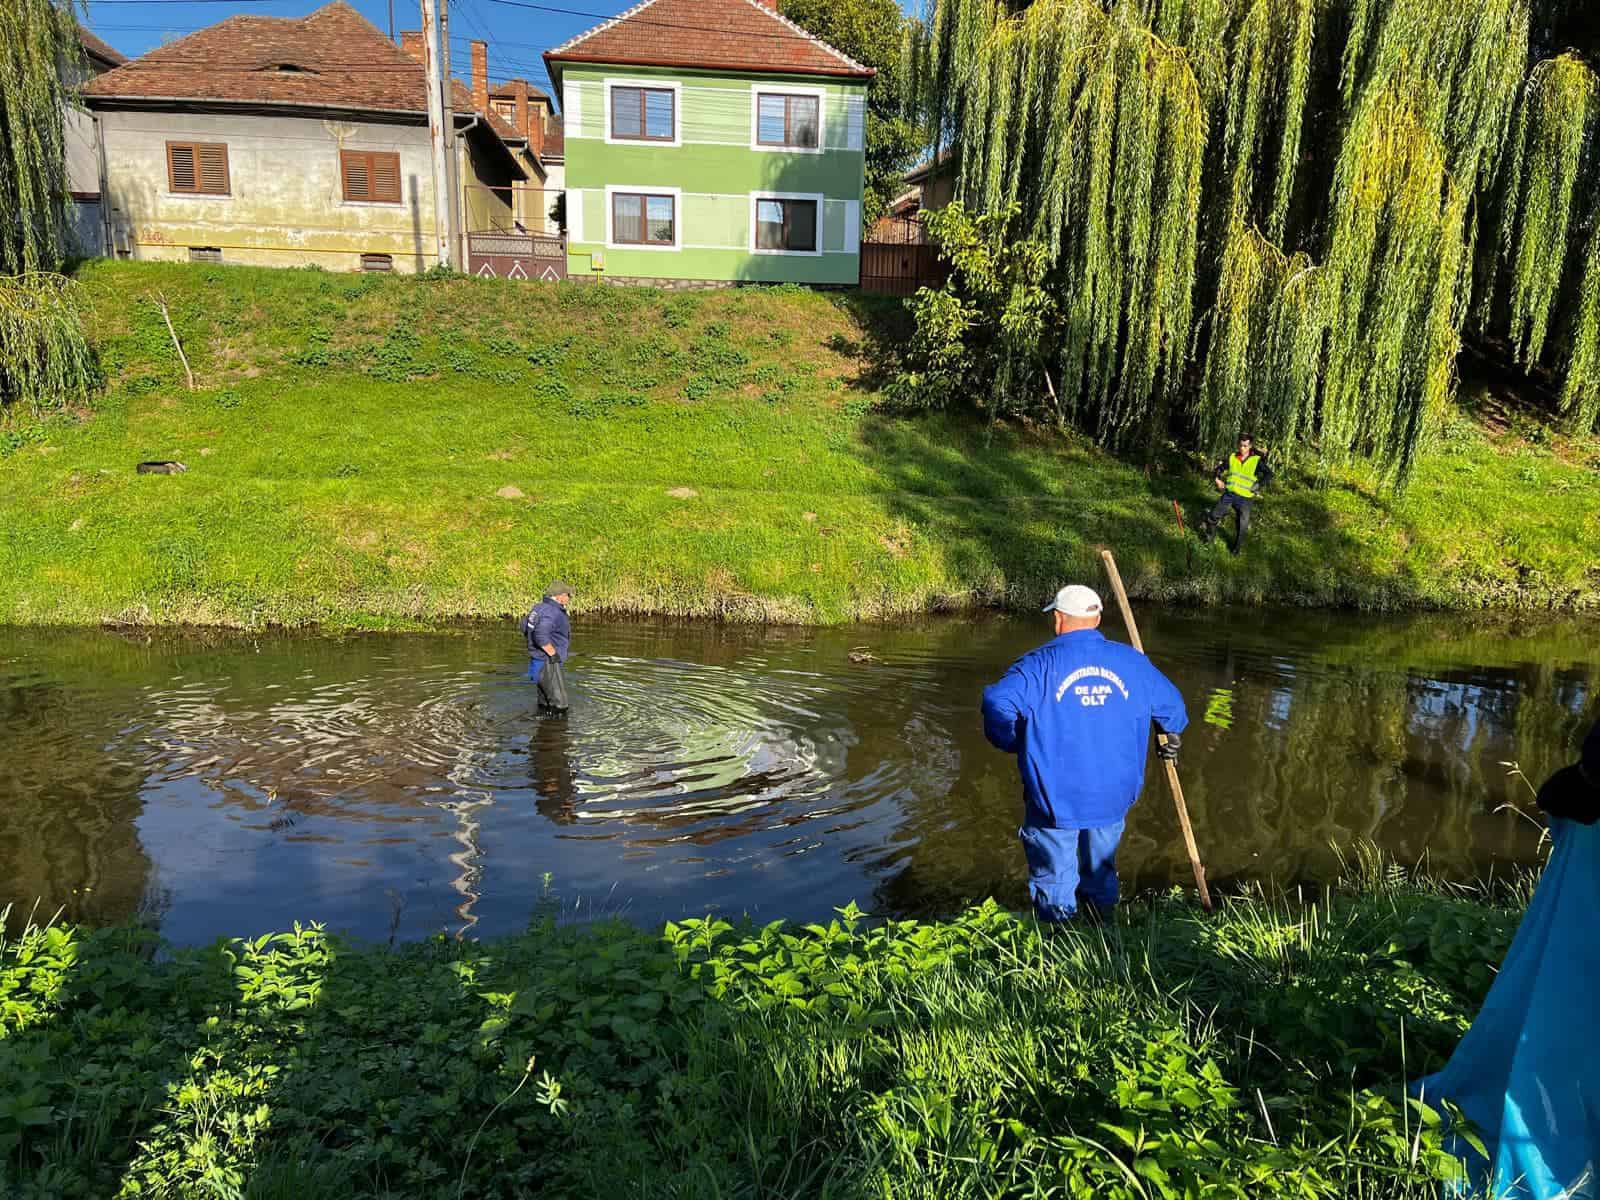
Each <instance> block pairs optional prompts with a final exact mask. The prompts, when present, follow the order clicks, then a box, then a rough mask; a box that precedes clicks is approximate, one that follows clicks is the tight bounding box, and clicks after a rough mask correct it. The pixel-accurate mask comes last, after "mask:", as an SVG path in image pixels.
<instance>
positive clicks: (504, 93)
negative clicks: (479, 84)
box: [489, 79, 550, 100]
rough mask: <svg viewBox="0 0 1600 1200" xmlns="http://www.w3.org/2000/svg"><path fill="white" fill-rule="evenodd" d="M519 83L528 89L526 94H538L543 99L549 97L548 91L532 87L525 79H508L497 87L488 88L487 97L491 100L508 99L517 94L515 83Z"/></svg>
mask: <svg viewBox="0 0 1600 1200" xmlns="http://www.w3.org/2000/svg"><path fill="white" fill-rule="evenodd" d="M519 83H520V84H521V85H522V86H523V87H525V88H527V89H528V95H529V96H538V97H540V98H541V99H544V100H548V99H550V93H549V92H547V91H545V90H544V89H543V88H539V87H534V86H533V84H531V83H529V82H528V81H527V80H526V79H508V80H506V81H505V82H504V83H502V84H501V85H500V86H499V87H493V88H490V89H489V99H491V100H510V99H512V98H513V97H515V96H516V94H517V84H519Z"/></svg>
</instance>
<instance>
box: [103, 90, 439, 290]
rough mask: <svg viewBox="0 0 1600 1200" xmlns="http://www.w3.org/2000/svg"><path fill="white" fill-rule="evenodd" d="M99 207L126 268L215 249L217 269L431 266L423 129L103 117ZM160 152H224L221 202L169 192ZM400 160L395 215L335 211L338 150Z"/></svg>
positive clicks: (338, 205) (386, 208)
mask: <svg viewBox="0 0 1600 1200" xmlns="http://www.w3.org/2000/svg"><path fill="white" fill-rule="evenodd" d="M101 132H102V137H103V138H104V140H105V162H106V179H105V186H104V188H103V198H102V200H103V203H104V205H105V207H106V212H107V216H108V218H109V220H110V224H111V227H112V243H113V246H114V247H115V249H116V251H117V253H119V254H120V255H122V256H123V257H131V258H137V259H155V260H186V259H187V258H188V257H189V247H191V246H216V247H220V248H221V250H222V258H223V261H224V262H239V263H250V264H254V265H258V266H307V265H317V266H321V267H325V268H327V269H328V270H331V271H353V270H358V269H359V268H360V256H361V255H362V254H389V255H392V256H393V259H394V269H395V270H397V271H407V272H410V271H416V270H419V269H425V268H426V267H427V266H428V265H429V264H431V263H432V262H433V254H434V251H435V247H436V243H435V241H434V224H433V222H434V206H433V182H432V166H431V162H430V158H429V146H428V131H427V128H426V127H424V126H414V125H384V124H377V123H358V122H342V121H331V120H323V119H321V118H318V117H310V116H308V117H287V116H286V117H279V116H251V115H243V114H240V115H231V114H210V113H186V112H152V111H117V110H103V111H102V112H101ZM168 141H196V142H225V143H226V144H227V146H228V172H229V175H230V182H231V194H230V195H228V196H187V195H174V194H172V193H170V192H169V191H168V190H167V160H166V143H167V142H168ZM341 147H342V148H344V149H349V150H388V151H394V152H395V153H397V154H399V156H400V179H401V195H402V200H401V203H399V204H373V203H351V202H346V201H345V200H344V199H343V187H342V184H341V181H340V177H339V150H340V148H341Z"/></svg>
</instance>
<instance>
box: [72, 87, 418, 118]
mask: <svg viewBox="0 0 1600 1200" xmlns="http://www.w3.org/2000/svg"><path fill="white" fill-rule="evenodd" d="M83 102H84V103H85V104H86V105H88V106H89V107H90V108H117V107H123V106H127V107H133V108H142V107H148V106H152V105H173V104H177V105H184V106H189V107H195V108H216V109H228V110H241V109H243V110H249V111H259V110H262V109H278V108H292V109H296V110H297V111H299V112H305V113H313V112H316V113H337V114H339V115H341V116H355V117H361V116H374V117H384V118H394V117H404V118H406V121H405V122H404V123H406V124H421V125H425V124H427V121H428V114H427V113H426V112H424V111H422V110H421V109H415V108H369V107H366V106H364V105H363V106H353V105H349V104H329V103H327V102H325V101H317V100H237V99H229V98H227V97H220V96H149V95H130V94H112V95H107V94H104V93H100V92H85V93H84V96H83ZM386 123H388V124H393V123H394V122H393V121H392V120H390V121H388V122H386Z"/></svg>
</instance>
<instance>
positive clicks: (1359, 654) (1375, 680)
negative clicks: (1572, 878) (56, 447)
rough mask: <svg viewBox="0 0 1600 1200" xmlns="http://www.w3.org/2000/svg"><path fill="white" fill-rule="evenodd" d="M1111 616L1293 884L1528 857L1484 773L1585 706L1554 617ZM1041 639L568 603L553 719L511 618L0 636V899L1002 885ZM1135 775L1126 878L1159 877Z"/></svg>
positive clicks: (463, 897)
mask: <svg viewBox="0 0 1600 1200" xmlns="http://www.w3.org/2000/svg"><path fill="white" fill-rule="evenodd" d="M1146 621H1147V622H1148V625H1149V628H1148V629H1147V631H1146V636H1147V638H1148V641H1149V644H1150V646H1151V647H1152V648H1153V650H1154V651H1155V655H1156V659H1157V661H1158V663H1159V664H1160V665H1162V666H1163V667H1164V668H1165V669H1166V670H1167V671H1168V672H1169V673H1170V674H1171V675H1172V676H1173V678H1174V679H1175V680H1176V681H1177V682H1178V684H1179V686H1180V688H1181V689H1182V690H1183V692H1184V695H1185V698H1186V699H1187V701H1188V703H1189V706H1190V711H1191V718H1192V720H1193V722H1194V723H1193V725H1192V726H1191V732H1190V734H1189V735H1188V736H1186V737H1185V739H1184V759H1183V763H1182V772H1183V775H1184V782H1185V788H1186V791H1187V794H1188V798H1189V804H1190V808H1191V812H1192V814H1193V817H1194V820H1195V826H1196V830H1197V834H1198V836H1199V839H1200V843H1201V847H1202V850H1203V852H1204V855H1205V858H1206V862H1207V866H1208V868H1209V870H1210V873H1211V876H1212V879H1213V880H1214V881H1215V882H1216V883H1218V884H1219V885H1221V886H1227V884H1228V883H1229V882H1230V881H1240V880H1245V879H1252V878H1275V879H1281V880H1302V879H1306V880H1316V879H1322V878H1327V877H1328V876H1330V875H1332V874H1333V873H1335V872H1336V871H1337V869H1338V858H1337V849H1338V848H1339V847H1348V846H1350V845H1352V844H1353V843H1355V842H1356V841H1358V840H1360V839H1371V840H1373V841H1376V842H1377V843H1378V844H1380V845H1381V846H1384V847H1385V848H1386V849H1388V850H1389V851H1390V852H1391V853H1392V854H1393V855H1395V856H1396V857H1397V858H1399V859H1401V860H1402V861H1406V862H1412V861H1420V860H1423V859H1426V860H1427V861H1428V862H1429V864H1430V865H1431V867H1432V868H1433V869H1434V870H1435V871H1439V872H1442V873H1447V874H1454V875H1459V876H1468V875H1475V874H1480V873H1482V872H1484V871H1485V870H1488V869H1490V868H1492V867H1494V866H1495V865H1497V864H1514V863H1526V862H1531V861H1534V860H1535V859H1536V856H1537V838H1538V831H1537V828H1536V827H1535V826H1534V825H1533V824H1531V823H1530V822H1529V821H1527V820H1526V819H1525V818H1523V817H1521V816H1519V815H1518V814H1517V813H1515V812H1512V811H1508V810H1503V809H1502V806H1503V805H1505V804H1506V803H1507V802H1517V803H1521V804H1523V805H1524V806H1525V807H1526V806H1527V801H1528V796H1527V793H1526V786H1525V785H1524V784H1523V783H1522V782H1521V781H1520V780H1517V779H1515V778H1512V777H1510V776H1509V775H1508V773H1507V770H1506V768H1505V767H1504V766H1502V765H1501V764H1502V762H1504V761H1516V762H1519V763H1520V764H1521V765H1522V767H1523V769H1524V770H1525V771H1526V773H1527V774H1528V775H1529V776H1531V777H1532V778H1534V779H1535V780H1537V779H1539V778H1541V777H1542V776H1543V775H1544V774H1545V773H1547V772H1548V771H1550V770H1552V769H1553V768H1554V767H1555V766H1557V765H1559V764H1560V763H1562V762H1564V761H1567V760H1569V759H1570V758H1571V756H1572V747H1573V745H1574V744H1575V741H1576V738H1577V736H1578V734H1579V733H1580V731H1581V729H1582V728H1584V727H1585V726H1584V722H1585V721H1586V720H1589V719H1592V717H1591V716H1590V715H1589V714H1590V713H1591V711H1592V710H1593V709H1594V708H1595V707H1596V705H1597V703H1600V700H1597V698H1596V684H1597V681H1600V661H1597V658H1600V651H1597V649H1596V643H1597V640H1600V639H1597V638H1596V637H1595V633H1596V629H1595V627H1594V626H1593V625H1586V624H1583V623H1579V622H1566V623H1560V624H1546V625H1540V626H1529V627H1521V626H1518V625H1516V624H1513V623H1509V622H1506V621H1498V622H1495V623H1492V624H1489V625H1484V624H1469V623H1467V622H1464V621H1462V620H1460V619H1457V620H1453V621H1445V620H1421V619H1416V620H1407V621H1391V622H1374V621H1371V620H1367V619H1358V618H1354V617H1348V616H1342V617H1341V616H1329V615H1322V616H1319V615H1308V614H1280V613H1260V612H1246V613H1242V614H1241V613H1223V614H1200V613H1177V612H1151V613H1150V614H1149V615H1148V616H1147V617H1146ZM1108 632H1109V633H1111V634H1112V635H1113V636H1117V631H1116V630H1108ZM1042 636H1043V627H1042V626H1041V625H1037V624H1032V623H1021V622H1013V621H1000V620H986V621H980V622H976V623H973V622H957V621H948V622H938V623H927V624H922V625H917V626H911V627H901V628H867V629H862V628H854V629H849V630H834V631H828V630H822V631H796V630H755V629H736V628H728V627H720V626H712V625H695V624H659V623H607V624H598V623H595V622H580V639H581V640H580V643H579V649H580V651H581V652H582V653H580V655H579V657H578V658H577V659H576V660H575V661H574V663H573V664H572V670H571V671H570V673H569V674H570V682H571V684H572V691H573V696H574V700H573V708H572V711H571V713H570V714H569V715H568V716H567V717H565V718H561V717H543V718H541V717H540V716H539V715H538V714H537V712H536V705H535V695H534V691H533V688H532V687H531V686H530V685H529V684H528V683H527V681H526V679H525V677H524V671H525V663H524V662H522V661H521V654H520V644H519V642H518V639H517V638H516V637H515V636H514V635H513V634H511V633H509V631H507V632H502V631H498V630H497V631H484V630H480V631H476V632H472V633H468V634H464V635H460V636H418V635H408V636H395V637H389V636H383V637H379V636H366V637H353V638H347V639H340V640H335V639H326V638H314V637H301V638H290V637H275V638H266V639H259V640H257V639H245V638H236V637H199V636H195V635H163V636H159V637H156V638H152V639H139V640H130V639H127V638H124V637H120V636H117V635H113V634H109V633H98V632H74V633H65V634H63V633H38V632H31V631H27V632H25V631H15V630H12V631H0V745H3V747H4V749H3V754H0V903H5V902H7V901H9V902H13V903H14V904H16V905H17V906H18V908H19V910H20V909H29V908H31V907H32V905H33V903H34V901H35V900H38V901H40V903H41V907H42V909H43V910H45V911H54V910H55V909H56V908H65V910H66V912H67V915H69V916H70V917H72V918H74V919H81V920H87V921H95V922H101V921H112V920H118V919H122V918H126V917H128V916H131V915H136V914H138V915H143V916H146V917H147V918H149V919H153V920H156V921H158V922H159V923H160V924H161V926H162V928H163V931H164V932H165V933H166V935H167V936H168V937H170V938H172V939H173V940H175V941H180V942H193V941H200V940H205V939H208V938H211V937H214V936H216V935H218V934H221V933H237V932H251V931H257V930H261V929H265V928H270V927H281V926H283V925H285V924H287V923H288V922H290V921H293V920H296V919H300V920H322V921H325V922H327V923H328V924H329V925H330V926H332V927H333V928H336V929H342V930H348V931H351V932H353V933H356V934H359V935H361V936H366V937H374V938H381V937H384V936H387V934H388V932H389V928H390V925H391V922H397V923H398V932H399V934H400V936H402V937H414V936H420V935H422V934H425V933H428V932H432V931H435V930H439V929H445V930H448V931H451V932H454V933H458V934H471V935H483V934H493V933H499V932H505V931H508V930H511V929H514V928H517V927H519V926H520V925H521V924H522V923H524V922H525V921H526V920H527V919H528V916H529V913H530V912H531V911H532V909H533V908H534V906H535V905H536V904H537V903H538V902H539V900H540V898H541V896H542V895H543V894H544V891H545V887H546V884H545V880H546V878H547V877H548V878H549V879H550V880H551V884H550V886H551V887H552V888H553V891H554V894H555V896H556V898H557V899H558V900H559V901H560V902H561V904H562V905H563V907H564V908H565V909H566V910H567V911H568V912H570V913H574V914H576V915H577V916H579V917H583V916H586V915H589V914H592V913H602V914H603V913H609V912H620V913H622V914H625V915H628V916H631V917H634V918H636V919H639V920H646V921H653V920H657V919H660V918H662V917H671V916H681V915H684V914H695V913H703V912H706V911H708V910H720V911H724V912H750V913H752V914H754V915H757V916H759V917H762V918H770V917H775V916H790V917H800V918H807V919H809V918H813V917H817V916H824V915H826V914H827V913H828V912H829V910H830V909H831V908H832V907H833V906H835V905H838V904H843V903H844V902H845V901H846V900H848V899H851V898H856V899H858V900H860V901H861V903H862V904H863V906H865V907H868V908H871V909H874V910H876V911H880V912H886V913H929V912H938V911H943V910H948V909H950V908H952V907H956V906H959V905H961V904H963V903H965V902H967V901H970V900H972V899H975V898H978V897H981V896H985V895H989V894H991V893H992V894H996V895H998V896H999V897H1000V898H1001V899H1002V900H1003V901H1004V902H1006V903H1009V904H1012V905H1014V906H1020V905H1021V904H1022V901H1023V888H1022V882H1023V876H1022V861H1021V854H1020V853H1019V852H1018V850H1017V848H1016V843H1015V828H1016V824H1017V820H1018V816H1019V802H1018V798H1017V787H1016V782H1015V775H1014V769H1013V767H1012V764H1011V762H1010V761H1009V760H1008V759H1006V758H1004V757H1002V756H1001V755H998V754H996V753H994V752H993V751H991V750H990V749H989V748H988V747H987V745H986V744H985V743H984V742H983V739H982V734H981V730H980V728H979V722H978V718H977V702H978V694H979V692H980V691H981V689H982V686H983V685H984V683H986V682H987V681H989V680H990V679H992V678H994V677H996V676H997V675H998V674H999V673H1000V672H1001V671H1002V670H1003V669H1004V668H1005V666H1006V664H1007V663H1009V662H1010V661H1011V659H1013V658H1014V657H1015V656H1016V655H1017V654H1019V653H1021V652H1022V651H1024V650H1025V649H1027V648H1028V647H1029V646H1030V645H1031V644H1033V643H1034V642H1036V641H1037V640H1039V639H1040V638H1041V637H1042ZM863 644H865V645H867V646H869V647H870V649H871V652H872V661H868V662H856V661H852V657H851V654H850V651H851V649H852V648H855V647H859V646H862V645H863ZM858 657H859V656H858ZM1151 781H1152V786H1150V787H1148V788H1147V789H1146V795H1145V798H1144V800H1143V801H1142V802H1141V804H1140V805H1139V807H1138V808H1136V809H1135V811H1134V815H1133V818H1132V820H1131V821H1130V823H1129V832H1128V836H1127V839H1126V841H1125V843H1124V851H1123V855H1122V865H1123V873H1124V877H1125V879H1126V880H1127V881H1128V882H1129V883H1130V885H1132V886H1140V885H1147V886H1149V885H1160V884H1164V883H1166V882H1168V881H1173V880H1177V881H1182V880H1183V879H1185V877H1186V876H1187V865H1186V862H1185V860H1184V857H1183V850H1182V847H1181V843H1180V841H1179V839H1178V836H1177V830H1176V822H1175V820H1174V819H1173V817H1172V814H1171V810H1170V806H1169V804H1168V802H1167V799H1166V796H1165V793H1164V790H1163V789H1162V788H1161V787H1160V786H1159V781H1158V780H1156V778H1155V774H1154V771H1153V770H1152V774H1151ZM1497 810H1499V811H1497ZM397 910H398V911H397ZM15 920H16V914H13V921H15Z"/></svg>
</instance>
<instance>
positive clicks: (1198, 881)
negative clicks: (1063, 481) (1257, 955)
mask: <svg viewBox="0 0 1600 1200" xmlns="http://www.w3.org/2000/svg"><path fill="white" fill-rule="evenodd" d="M1100 557H1101V558H1102V559H1104V560H1105V564H1106V574H1107V575H1109V576H1110V577H1111V590H1112V591H1114V592H1116V594H1117V604H1118V606H1119V607H1120V608H1121V609H1122V623H1123V624H1124V625H1126V626H1127V627H1128V636H1129V637H1130V638H1131V639H1132V640H1133V648H1134V649H1135V650H1137V651H1138V652H1139V653H1140V654H1143V653H1144V642H1143V640H1142V639H1141V638H1140V637H1139V626H1138V624H1137V623H1136V622H1135V621H1134V619H1133V606H1132V605H1130V604H1129V603H1128V589H1127V588H1125V587H1123V586H1122V572H1120V571H1118V570H1117V560H1116V559H1115V558H1113V557H1111V551H1109V550H1102V551H1100ZM1156 740H1157V741H1158V742H1160V743H1161V744H1162V745H1166V741H1167V735H1166V734H1164V733H1160V732H1157V734H1156ZM1162 761H1163V762H1164V763H1165V764H1166V768H1167V786H1168V787H1169V788H1170V789H1172V803H1173V804H1174V805H1175V806H1176V807H1177V810H1178V827H1179V828H1180V829H1182V830H1183V845H1184V848H1185V849H1186V850H1188V851H1189V865H1190V866H1192V867H1193V868H1194V882H1195V886H1197V887H1198V888H1199V889H1200V907H1201V908H1203V909H1205V910H1206V911H1207V912H1210V911H1211V889H1210V888H1208V887H1207V886H1206V869H1205V867H1204V866H1202V865H1201V863H1200V847H1199V846H1197V845H1195V840H1194V826H1192V825H1190V824H1189V806H1188V805H1187V804H1185V803H1184V802H1183V784H1181V783H1179V782H1178V764H1177V763H1175V762H1171V761H1168V760H1166V759H1163V760H1162Z"/></svg>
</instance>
